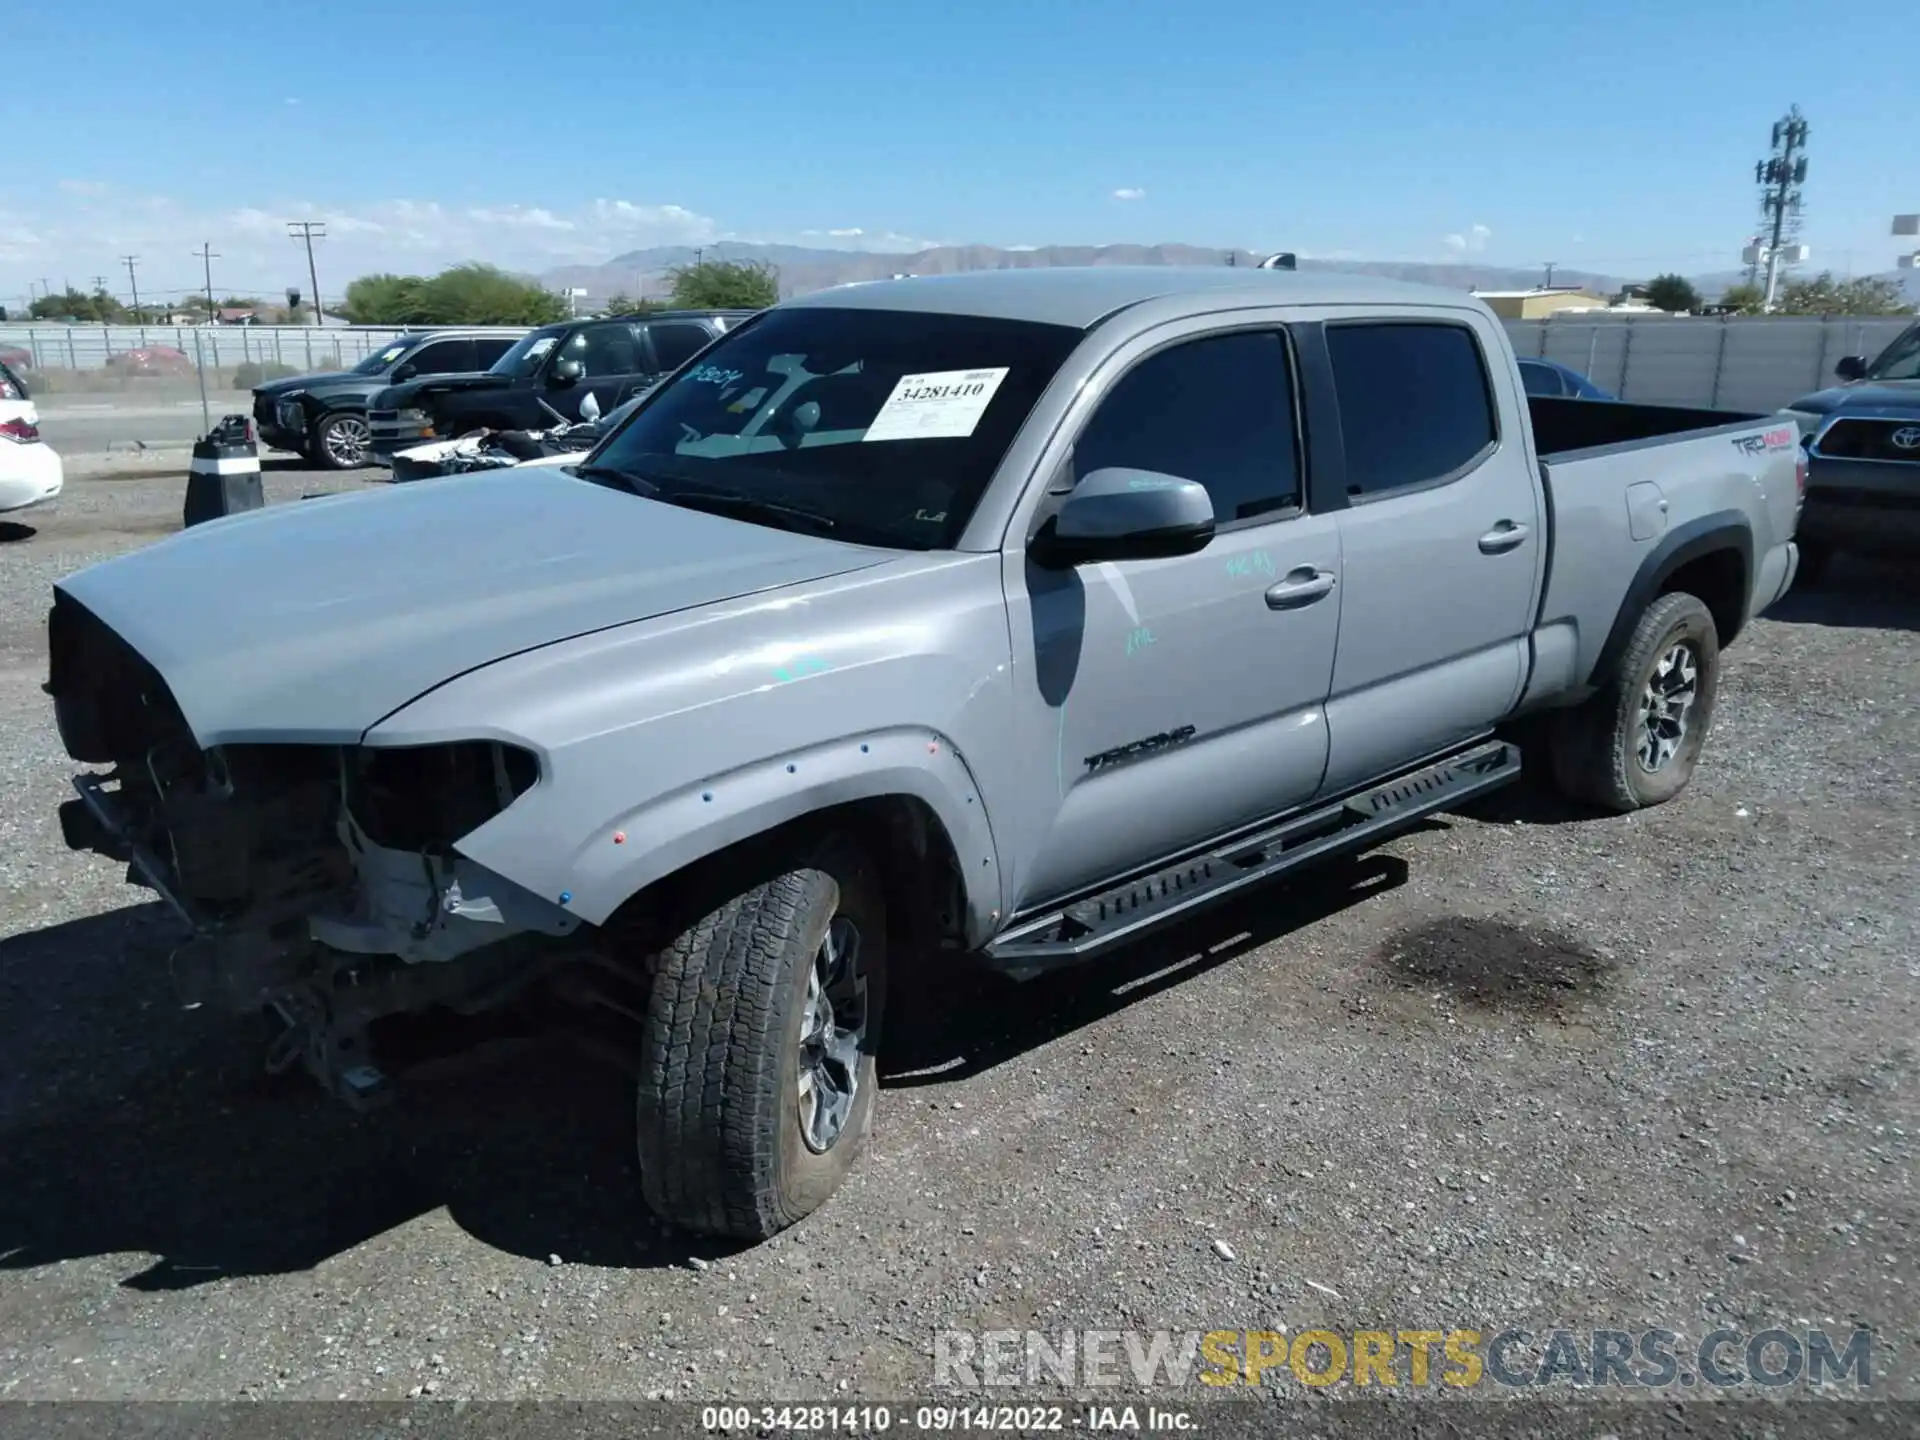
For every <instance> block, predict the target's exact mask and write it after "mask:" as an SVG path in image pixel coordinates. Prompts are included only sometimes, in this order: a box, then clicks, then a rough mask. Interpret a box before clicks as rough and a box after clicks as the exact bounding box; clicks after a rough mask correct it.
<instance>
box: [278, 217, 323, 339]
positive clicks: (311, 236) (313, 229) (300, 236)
mask: <svg viewBox="0 0 1920 1440" xmlns="http://www.w3.org/2000/svg"><path fill="white" fill-rule="evenodd" d="M287 234H288V235H290V236H292V237H293V238H294V239H295V240H304V241H305V242H306V246H307V279H308V280H309V281H310V282H311V283H312V285H313V323H314V324H316V325H320V324H324V323H325V322H326V311H324V310H322V309H321V308H320V272H319V271H317V270H315V269H314V268H313V242H314V241H315V240H324V239H326V238H327V227H326V225H325V224H324V223H321V222H317V221H313V220H289V221H288V222H287Z"/></svg>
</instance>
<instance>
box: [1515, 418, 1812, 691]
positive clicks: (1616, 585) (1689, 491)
mask: <svg viewBox="0 0 1920 1440" xmlns="http://www.w3.org/2000/svg"><path fill="white" fill-rule="evenodd" d="M1527 408H1528V410H1529V411H1530V412H1531V414H1532V420H1533V433H1534V445H1535V447H1536V449H1537V451H1538V453H1539V459H1540V471H1541V481H1542V487H1543V489H1544V490H1545V492H1546V500H1547V510H1548V524H1549V527H1550V530H1551V532H1552V534H1553V535H1554V536H1556V537H1560V536H1573V537H1578V538H1577V543H1572V544H1557V545H1555V546H1554V548H1553V551H1552V554H1553V563H1552V566H1551V568H1550V570H1549V573H1548V576H1547V582H1546V593H1545V598H1544V600H1543V603H1542V605H1541V609H1540V627H1539V630H1538V631H1537V632H1536V636H1535V655H1536V666H1535V673H1534V677H1533V685H1534V686H1535V687H1538V688H1541V689H1544V690H1549V691H1561V692H1564V693H1568V694H1572V695H1574V696H1576V697H1577V696H1579V695H1580V694H1581V693H1582V691H1583V689H1584V686H1585V684H1586V682H1587V681H1588V679H1589V678H1590V677H1591V676H1592V675H1593V674H1594V673H1595V667H1596V666H1597V665H1598V663H1599V660H1600V656H1601V652H1602V648H1603V647H1604V646H1605V645H1606V643H1607V642H1608V639H1609V632H1607V631H1606V630H1604V629H1598V628H1594V627H1593V626H1591V624H1587V625H1583V624H1582V623H1581V617H1592V616H1596V615H1607V616H1613V615H1619V614H1622V613H1628V612H1634V613H1637V608H1638V607H1640V606H1643V605H1644V603H1645V599H1650V598H1651V597H1650V596H1649V597H1645V598H1644V599H1643V598H1637V597H1633V596H1631V595H1630V594H1629V591H1630V589H1631V587H1632V586H1633V585H1634V584H1635V583H1636V577H1637V576H1639V575H1641V574H1643V573H1646V568H1647V565H1648V562H1649V560H1650V558H1651V557H1653V556H1654V555H1656V554H1658V553H1664V552H1677V551H1679V550H1680V549H1681V548H1682V547H1685V546H1687V545H1689V544H1690V543H1691V541H1692V539H1693V533H1694V532H1695V531H1697V530H1699V529H1701V528H1702V527H1705V528H1707V529H1711V528H1713V527H1714V526H1717V525H1723V524H1724V523H1725V522H1726V521H1728V520H1729V519H1732V520H1737V521H1738V522H1739V527H1740V528H1741V529H1742V530H1743V532H1744V533H1745V534H1746V536H1747V544H1748V546H1749V547H1750V548H1749V549H1748V552H1747V553H1746V554H1745V555H1743V556H1742V557H1741V560H1740V564H1741V565H1742V566H1743V567H1744V568H1743V571H1742V573H1741V575H1740V576H1739V577H1738V580H1737V583H1736V584H1735V585H1734V586H1732V587H1731V588H1730V589H1729V591H1728V593H1733V592H1734V591H1736V590H1737V592H1738V594H1739V596H1740V597H1741V602H1742V603H1740V604H1737V605H1733V606H1730V607H1727V608H1724V609H1723V610H1722V612H1720V613H1716V615H1715V620H1716V621H1717V622H1718V623H1719V625H1720V631H1721V640H1722V643H1730V642H1731V641H1732V639H1733V638H1734V637H1735V635H1737V634H1738V632H1739V630H1740V628H1741V626H1742V624H1743V623H1744V622H1745V620H1746V618H1747V607H1746V603H1745V602H1746V601H1747V599H1748V597H1749V596H1750V595H1751V597H1752V601H1753V609H1754V610H1756V611H1757V610H1760V609H1764V608H1765V607H1766V606H1767V605H1768V604H1771V603H1772V602H1773V601H1774V600H1775V599H1777V598H1778V596H1779V593H1780V591H1781V590H1782V589H1783V588H1784V587H1785V585H1786V584H1787V583H1788V581H1789V580H1790V579H1791V563H1792V562H1791V560H1790V558H1789V556H1788V554H1787V551H1786V549H1785V547H1784V545H1783V544H1782V542H1783V541H1785V540H1787V539H1788V538H1790V537H1791V535H1792V534H1793V525H1794V517H1795V513H1796V510H1797V507H1798V498H1799V497H1798V493H1797V489H1796V485H1795V462H1796V461H1797V460H1798V458H1799V453H1800V447H1799V431H1798V429H1797V428H1795V427H1794V426H1793V425H1792V424H1791V423H1790V422H1788V421H1785V420H1782V419H1781V418H1780V417H1778V416H1774V415H1755V414H1748V413H1745V412H1741V411H1731V410H1700V409H1693V408H1689V407H1686V406H1679V405H1632V404H1627V403H1624V402H1620V401H1605V400H1562V399H1558V398H1550V397H1542V396H1528V397H1527ZM1679 517H1687V518H1686V519H1684V520H1683V519H1680V518H1679ZM1749 572H1757V573H1749Z"/></svg>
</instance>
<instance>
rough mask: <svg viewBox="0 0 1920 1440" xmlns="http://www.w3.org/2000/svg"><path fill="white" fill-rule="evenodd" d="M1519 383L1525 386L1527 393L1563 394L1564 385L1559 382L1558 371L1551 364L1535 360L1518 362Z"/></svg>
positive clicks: (1564, 392) (1564, 390)
mask: <svg viewBox="0 0 1920 1440" xmlns="http://www.w3.org/2000/svg"><path fill="white" fill-rule="evenodd" d="M1520 383H1521V384H1522V385H1523V386H1525V387H1526V391H1527V394H1529V395H1565V394H1566V393H1567V391H1566V386H1565V385H1564V384H1563V383H1562V382H1561V378H1560V372H1559V371H1558V370H1556V369H1554V368H1553V367H1552V366H1551V365H1542V364H1540V363H1538V362H1537V361H1527V360H1522V361H1521V362H1520Z"/></svg>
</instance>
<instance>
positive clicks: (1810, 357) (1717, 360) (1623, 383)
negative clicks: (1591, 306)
mask: <svg viewBox="0 0 1920 1440" xmlns="http://www.w3.org/2000/svg"><path fill="white" fill-rule="evenodd" d="M1912 323H1913V321H1912V317H1911V316H1909V317H1906V318H1904V319H1903V318H1900V317H1898V316H1894V317H1890V318H1887V319H1858V318H1854V317H1845V316H1835V317H1831V318H1821V317H1812V316H1810V317H1808V318H1805V319H1801V318H1799V317H1797V316H1793V317H1789V316H1759V315H1752V316H1745V315H1743V316H1729V317H1727V318H1726V319H1703V318H1694V317H1688V316H1671V315H1657V316H1626V315H1615V316H1598V317H1595V316H1584V315H1583V316H1572V315H1569V316H1564V317H1560V316H1556V317H1553V318H1550V319H1546V320H1509V321H1507V334H1508V335H1509V336H1510V337H1512V340H1513V348H1514V350H1515V351H1516V352H1517V353H1519V354H1521V355H1537V356H1541V357H1544V358H1545V359H1548V360H1557V361H1559V362H1560V363H1561V364H1562V365H1566V366H1570V367H1571V368H1573V369H1575V370H1578V371H1579V372H1580V373H1581V374H1583V375H1585V376H1587V377H1588V378H1589V379H1591V380H1592V381H1593V383H1594V384H1596V385H1598V386H1600V387H1601V388H1602V389H1604V390H1611V391H1612V392H1613V393H1614V394H1616V395H1618V396H1619V397H1620V398H1621V399H1622V400H1639V401H1642V402H1644V403H1646V404H1649V405H1704V406H1708V407H1711V408H1715V409H1723V410H1762V411H1764V410H1775V409H1778V408H1779V407H1780V406H1782V405H1787V404H1790V403H1792V402H1793V401H1794V400H1795V399H1797V398H1798V397H1800V396H1802V395H1805V394H1806V393H1807V392H1808V391H1810V390H1818V389H1821V388H1823V387H1824V386H1827V385H1831V384H1833V383H1835V382H1834V374H1833V367H1834V365H1835V364H1836V363H1838V361H1839V359H1840V357H1841V356H1842V355H1865V356H1868V357H1869V358H1871V357H1872V356H1875V355H1878V354H1879V353H1880V352H1881V351H1882V350H1884V349H1885V348H1886V347H1887V345H1888V344H1889V343H1891V341H1892V340H1893V338H1894V337H1895V336H1896V335H1898V334H1899V333H1900V332H1901V331H1902V330H1903V329H1905V328H1906V327H1907V326H1908V325H1910V324H1912Z"/></svg>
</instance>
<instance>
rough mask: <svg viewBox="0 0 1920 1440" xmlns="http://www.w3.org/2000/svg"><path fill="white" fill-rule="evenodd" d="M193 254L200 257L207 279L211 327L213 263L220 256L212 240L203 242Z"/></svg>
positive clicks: (208, 317) (208, 319)
mask: <svg viewBox="0 0 1920 1440" xmlns="http://www.w3.org/2000/svg"><path fill="white" fill-rule="evenodd" d="M193 253H194V254H195V255H198V256H199V257H200V263H201V265H202V266H203V267H204V273H205V275H206V277H207V323H208V324H209V325H211V324H212V323H213V262H214V261H216V260H218V259H219V258H220V256H219V254H218V252H216V251H215V250H214V248H213V242H212V241H211V240H202V241H201V242H200V248H199V249H198V250H195V251H194V252H193Z"/></svg>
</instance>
